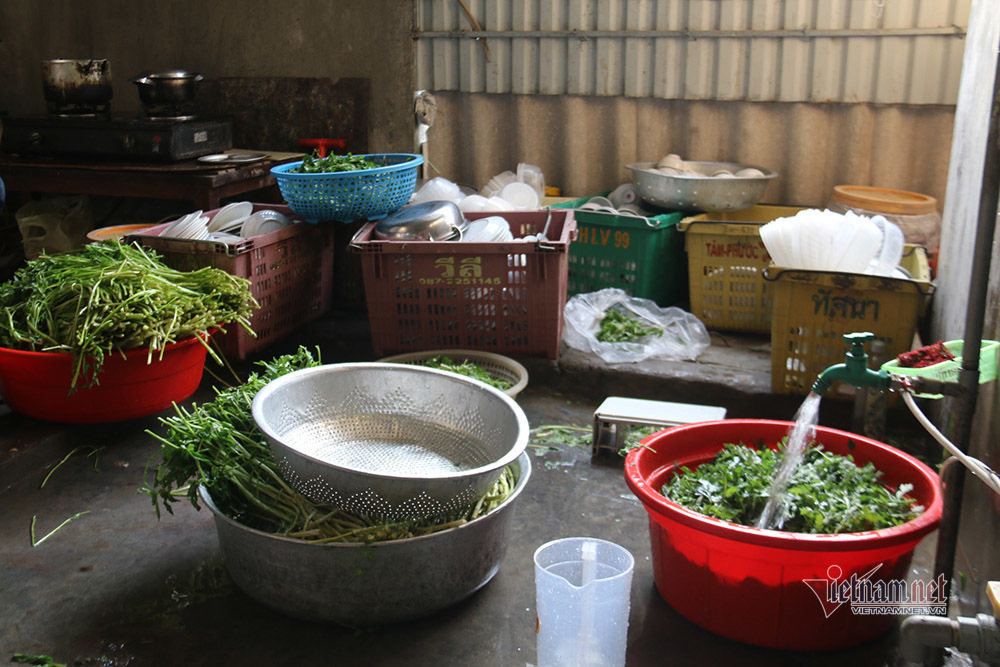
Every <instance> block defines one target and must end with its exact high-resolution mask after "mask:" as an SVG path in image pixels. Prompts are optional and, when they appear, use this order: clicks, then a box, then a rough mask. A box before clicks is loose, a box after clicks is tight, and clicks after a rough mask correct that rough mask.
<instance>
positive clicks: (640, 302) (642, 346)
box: [563, 287, 710, 364]
mask: <svg viewBox="0 0 1000 667" xmlns="http://www.w3.org/2000/svg"><path fill="white" fill-rule="evenodd" d="M611 309H617V310H620V311H622V313H623V314H625V315H627V316H628V317H631V318H633V319H636V320H639V321H640V322H641V323H642V325H643V326H644V327H646V328H650V327H657V328H659V329H662V330H663V334H662V335H660V336H655V335H649V336H643V337H642V338H637V339H635V340H633V341H631V342H623V343H603V342H601V341H599V340H597V334H598V332H599V331H600V330H601V320H603V319H604V316H605V313H607V311H609V310H611ZM564 317H565V319H566V327H565V329H564V331H563V340H565V341H566V344H567V345H569V346H570V347H572V348H575V349H577V350H583V351H590V352H593V353H594V354H596V355H597V356H599V357H600V358H601V359H603V360H604V361H606V362H607V363H609V364H616V363H627V362H636V361H642V360H643V359H649V358H655V359H674V360H682V359H686V360H694V359H697V358H698V355H699V354H701V353H702V352H703V351H704V350H705V348H706V347H708V346H709V344H710V340H709V336H708V329H706V328H705V325H704V324H702V322H701V320H699V319H698V318H697V317H695V316H694V315H692V314H691V313H689V312H687V311H685V310H682V309H680V308H675V307H669V308H661V307H660V306H658V305H656V303H655V302H653V301H651V300H649V299H640V298H637V297H632V296H629V295H628V294H626V293H625V292H624V290H620V289H618V288H616V287H609V288H607V289H602V290H599V291H597V292H590V293H587V294H577V295H575V296H573V297H570V299H569V301H567V302H566V310H565V311H564Z"/></svg>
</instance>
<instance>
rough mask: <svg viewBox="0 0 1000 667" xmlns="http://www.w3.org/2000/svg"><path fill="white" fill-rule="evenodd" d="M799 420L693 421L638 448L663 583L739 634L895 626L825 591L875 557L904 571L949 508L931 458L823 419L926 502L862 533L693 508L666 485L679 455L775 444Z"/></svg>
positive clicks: (690, 460)
mask: <svg viewBox="0 0 1000 667" xmlns="http://www.w3.org/2000/svg"><path fill="white" fill-rule="evenodd" d="M791 426H792V423H791V422H784V421H768V420H755V419H730V420H723V421H714V422H702V423H696V424H689V425H685V426H677V427H674V428H671V429H668V430H666V431H661V432H660V433H657V434H654V435H652V436H650V437H649V438H647V439H646V440H644V441H643V443H644V444H645V445H646V447H638V448H635V449H633V450H632V451H631V452H630V453H629V455H628V457H627V459H626V461H625V478H626V482H627V483H628V486H629V488H630V489H632V491H633V492H634V493H635V494H636V496H637V497H638V498H639V500H640V501H642V503H643V505H644V506H645V508H646V511H647V512H648V513H649V517H650V521H649V528H650V541H651V546H652V561H653V575H654V579H655V581H656V587H657V589H658V590H659V592H660V595H661V596H663V599H664V600H666V601H667V603H668V604H669V605H670V606H671V607H673V608H674V609H675V610H676V611H677V612H678V613H680V614H681V615H683V616H684V617H685V618H687V619H688V620H690V621H692V622H693V623H696V624H697V625H699V626H701V627H703V628H705V629H707V630H710V631H712V632H715V633H717V634H720V635H723V636H725V637H729V638H731V639H735V640H737V641H741V642H746V643H748V644H755V645H758V646H765V647H768V648H781V649H792V650H820V649H832V648H840V647H845V646H851V645H854V644H858V643H861V642H864V641H867V640H869V639H872V638H874V637H877V636H878V635H880V634H882V633H883V632H885V631H886V630H888V629H889V628H890V627H892V625H893V623H894V622H895V616H892V615H865V614H862V613H856V610H855V609H854V608H852V606H851V604H849V603H847V602H845V603H842V604H840V605H839V606H838V605H835V604H833V605H831V604H829V603H828V604H826V605H824V604H823V603H822V602H821V601H820V598H819V597H818V595H823V596H824V597H825V592H826V587H827V586H828V585H830V586H832V585H833V582H844V581H850V579H851V576H852V574H857V576H858V577H859V578H861V577H863V576H864V575H866V574H867V573H869V572H870V571H871V570H872V569H873V568H876V569H875V571H874V573H873V574H872V575H871V577H870V580H871V581H872V582H873V583H874V582H878V581H881V582H889V581H896V580H905V579H906V578H907V570H908V568H909V564H910V560H911V558H912V556H913V550H914V548H915V547H916V546H917V543H918V542H920V540H921V539H922V538H923V537H924V535H926V534H927V533H929V532H930V531H932V530H934V529H935V528H936V527H937V524H938V522H939V521H940V518H941V492H940V488H939V487H940V484H939V479H938V476H937V474H936V473H935V472H934V471H933V470H931V469H930V468H929V467H927V466H926V465H924V464H923V463H921V462H920V461H918V460H917V459H915V458H913V457H912V456H909V455H908V454H905V453H903V452H901V451H899V450H897V449H895V448H893V447H890V446H889V445H886V444H884V443H881V442H878V441H876V440H872V439H870V438H865V437H863V436H859V435H855V434H853V433H847V432H844V431H839V430H836V429H831V428H824V427H818V428H817V429H816V440H817V441H818V442H819V443H820V444H822V445H823V447H824V448H825V449H826V450H827V451H830V452H833V453H835V454H850V455H851V456H852V457H853V458H854V461H855V462H856V463H858V464H859V465H864V464H865V463H867V462H869V461H871V462H872V463H873V464H874V466H875V467H876V468H877V469H878V470H881V471H882V473H883V475H882V478H881V479H882V481H883V482H884V483H885V484H886V485H887V486H889V487H890V488H895V487H897V486H898V485H900V484H903V483H910V484H913V491H912V492H911V494H910V495H911V496H912V497H914V498H915V499H916V500H917V503H918V504H920V505H923V506H924V507H925V510H924V512H923V514H921V515H920V516H919V517H917V518H916V519H913V520H912V521H909V522H907V523H905V524H902V525H900V526H895V527H893V528H885V529H882V530H875V531H869V532H864V533H847V534H840V535H808V534H801V533H788V532H782V531H776V530H760V529H757V528H751V527H747V526H741V525H737V524H734V523H731V522H728V521H722V520H719V519H713V518H711V517H707V516H705V515H703V514H700V513H698V512H694V511H692V510H689V509H685V508H684V507H681V506H680V505H678V504H677V503H674V502H672V501H670V500H667V499H666V498H665V497H664V496H663V495H662V494H661V493H660V488H661V487H662V486H663V484H664V483H665V482H666V481H667V480H668V479H669V478H670V477H671V475H672V474H673V472H674V470H675V468H676V467H678V466H688V467H689V468H694V467H696V466H697V465H698V464H700V463H703V462H706V461H710V460H711V459H712V458H714V456H715V454H716V452H717V451H718V450H719V449H721V448H722V446H723V445H725V444H727V443H739V442H743V443H745V444H750V443H756V442H757V441H758V440H763V442H764V443H765V444H766V445H768V446H770V447H774V446H776V443H778V442H779V441H780V440H781V439H782V438H783V437H785V436H786V435H788V430H789V428H790V427H791ZM807 580H812V581H811V583H806V582H807ZM828 614H829V615H828Z"/></svg>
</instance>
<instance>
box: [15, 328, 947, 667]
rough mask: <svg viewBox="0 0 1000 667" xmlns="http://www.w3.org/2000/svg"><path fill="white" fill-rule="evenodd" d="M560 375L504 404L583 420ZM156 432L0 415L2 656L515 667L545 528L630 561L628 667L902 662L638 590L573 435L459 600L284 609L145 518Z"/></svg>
mask: <svg viewBox="0 0 1000 667" xmlns="http://www.w3.org/2000/svg"><path fill="white" fill-rule="evenodd" d="M324 354H325V359H326V360H327V361H335V360H339V359H341V358H344V359H352V360H353V359H356V358H364V357H365V356H366V354H367V352H366V351H365V350H364V348H363V347H362V348H351V347H349V346H348V347H338V345H336V344H334V343H330V345H329V349H327V348H326V347H325V348H324ZM210 385H211V382H210V381H209V380H207V379H206V381H205V382H204V383H203V385H202V387H201V389H200V390H199V393H198V394H197V395H196V396H195V397H194V399H196V400H204V399H206V398H207V397H210V396H211V393H210ZM574 385H579V383H575V382H573V378H572V377H569V376H567V377H566V378H564V381H561V382H558V383H557V382H554V381H546V382H541V381H539V382H532V383H530V384H529V386H528V388H527V389H526V390H525V391H524V392H523V393H522V394H521V396H520V397H519V401H518V402H519V404H520V405H521V406H522V408H523V409H524V410H525V413H526V414H527V416H528V419H529V422H530V423H531V425H532V426H539V425H542V424H570V425H578V426H584V427H586V426H589V425H590V423H591V421H592V417H593V411H594V409H595V408H596V407H597V405H598V404H599V403H600V401H601V400H602V399H603V396H595V395H581V394H576V393H573V392H572V391H571V390H570V389H571V388H572V387H574ZM164 414H169V412H167V413H164ZM761 416H767V415H761ZM157 427H158V421H157V419H156V418H155V417H149V418H144V419H139V420H134V421H131V422H126V423H120V424H112V425H103V426H75V427H65V426H57V425H52V424H44V423H41V422H36V421H32V420H28V419H24V418H22V417H20V416H19V415H16V414H12V413H9V412H7V413H6V414H4V413H3V412H0V449H2V452H3V457H2V458H0V558H2V559H3V564H4V566H3V569H2V571H0V620H2V622H0V650H2V652H3V654H4V655H5V656H6V657H7V658H9V657H10V656H11V655H13V654H14V653H30V654H42V655H48V656H51V657H52V658H53V660H55V661H56V662H59V663H67V664H74V663H78V664H82V665H104V666H109V667H111V666H119V665H121V666H124V665H191V666H194V665H206V666H208V665H211V666H213V667H219V666H227V665H234V666H235V665H240V666H244V665H498V666H523V665H528V664H533V663H534V662H535V655H536V653H535V642H536V637H535V627H536V626H535V603H534V572H533V564H532V554H533V552H534V550H535V549H536V548H537V547H538V546H539V545H541V544H543V543H545V542H547V541H549V540H552V539H556V538H559V537H567V536H594V537H600V538H603V539H607V540H610V541H613V542H616V543H618V544H620V545H622V546H624V547H625V548H627V549H628V550H629V551H630V552H631V553H632V554H633V555H634V557H635V560H636V565H635V573H634V578H633V583H632V590H631V602H632V604H631V611H630V617H629V629H628V653H627V658H628V664H629V665H664V664H675V665H748V666H757V665H760V666H764V665H768V666H770V665H821V666H823V665H830V666H833V665H838V666H839V665H845V664H850V665H853V666H856V667H863V666H869V665H871V666H882V665H902V664H903V662H902V661H901V659H900V657H899V652H898V646H897V644H898V640H897V634H896V631H895V629H892V630H890V631H889V632H887V633H886V634H885V635H883V636H882V637H880V638H879V639H877V640H874V641H871V642H868V643H866V644H863V645H860V646H857V647H853V648H847V649H841V650H836V651H826V652H786V651H779V650H769V649H762V648H756V647H753V646H749V645H746V644H741V643H738V642H734V641H731V640H728V639H725V638H723V637H720V636H717V635H714V634H712V633H709V632H707V631H705V630H703V629H701V628H699V627H698V626H696V625H694V624H692V623H690V622H689V621H687V620H686V619H684V618H683V617H681V616H680V615H679V614H678V613H676V612H675V611H674V610H673V609H671V608H670V607H669V606H668V605H667V604H666V603H665V602H664V601H663V599H662V598H661V597H660V596H659V594H658V593H657V591H656V588H655V586H654V581H653V569H652V563H651V560H650V557H651V556H650V545H649V529H648V521H647V515H646V512H645V511H644V509H643V507H642V505H641V503H639V501H638V500H637V499H636V498H635V497H634V496H632V495H631V494H630V493H629V490H628V488H627V486H626V484H625V481H624V476H623V473H622V460H621V459H620V458H616V457H611V458H605V459H600V460H597V461H592V460H591V457H590V453H589V450H587V449H586V448H585V447H583V446H580V445H574V444H561V445H556V446H554V447H532V448H530V449H529V452H530V453H531V461H532V468H533V472H532V478H531V480H530V482H529V484H528V486H527V487H526V489H525V491H524V493H523V495H522V496H521V497H520V498H519V499H518V501H517V505H516V509H515V517H514V524H513V530H512V534H511V537H510V541H509V544H508V548H507V552H506V555H505V558H504V560H503V562H502V566H501V568H500V570H499V572H498V573H497V574H496V576H495V577H494V578H493V580H492V581H491V582H490V583H489V584H488V585H486V586H485V587H484V588H482V589H481V590H479V591H478V592H476V593H475V594H473V595H472V596H471V597H470V598H468V599H466V600H465V601H463V602H461V603H459V604H457V605H456V606H454V607H452V608H449V609H447V610H445V611H443V612H439V613H436V614H434V615H432V616H429V617H427V618H423V619H420V620H416V621H411V622H405V623H399V624H395V625H390V626H384V627H365V628H346V627H341V626H336V625H330V624H320V623H312V622H306V621H300V620H296V619H292V618H289V617H286V616H283V615H281V614H279V613H276V612H274V611H271V610H270V609H269V608H267V607H266V606H264V605H261V604H259V603H258V602H255V601H253V600H252V599H250V598H249V597H247V596H246V595H245V594H244V593H243V592H242V591H241V590H239V589H238V588H237V587H236V586H235V585H234V584H233V583H232V581H231V580H230V579H229V576H228V574H227V571H226V569H225V564H224V562H223V559H222V555H221V553H220V549H219V542H218V538H217V535H216V531H215V527H214V523H213V520H212V517H211V515H210V514H209V512H208V511H207V510H204V509H203V510H202V511H200V512H199V511H195V510H194V508H192V507H191V506H190V505H187V504H182V503H176V504H175V512H174V514H173V515H164V516H162V517H161V518H159V519H157V516H156V514H155V512H154V509H153V505H152V503H151V501H150V499H149V497H148V496H145V495H142V494H140V493H139V492H138V490H139V488H140V486H141V485H142V480H143V474H144V470H145V468H146V466H147V464H148V463H149V461H150V459H151V458H152V457H153V456H154V455H155V454H156V453H157V452H158V449H159V448H158V445H157V443H156V441H155V440H154V439H153V438H152V437H151V436H150V435H149V434H148V433H146V431H147V429H152V430H156V429H157ZM12 450H14V451H12ZM43 482H44V485H43ZM71 517H75V518H72V519H71V520H69V521H68V523H64V522H66V521H67V520H68V519H70V518H71ZM60 525H61V527H59V526H60ZM57 528H58V529H57ZM55 529H57V530H55ZM53 530H55V532H52V531H53ZM32 540H34V541H35V543H36V546H32ZM932 552H933V535H931V536H930V537H928V538H927V539H925V540H924V542H922V543H921V545H920V546H919V547H918V550H917V553H916V556H915V558H914V562H913V564H912V566H911V574H912V575H913V576H915V577H927V576H928V573H929V571H930V566H931V560H932V557H933V556H932ZM4 655H0V662H2V660H3V659H6V658H5V657H4Z"/></svg>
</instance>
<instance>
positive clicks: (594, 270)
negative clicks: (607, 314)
mask: <svg viewBox="0 0 1000 667" xmlns="http://www.w3.org/2000/svg"><path fill="white" fill-rule="evenodd" d="M607 194H608V193H606V192H605V193H602V194H601V195H600V196H606V195H607ZM593 196H598V195H593ZM589 199H590V197H583V198H581V199H574V200H571V201H566V202H560V203H558V204H553V205H552V208H572V209H574V210H575V212H574V214H573V215H574V218H575V219H576V222H577V238H576V240H575V241H573V243H572V244H571V245H570V247H569V283H568V285H567V294H569V295H570V296H572V295H573V294H582V293H586V292H596V291H597V290H601V289H604V288H606V287H617V288H619V289H621V290H623V291H624V292H625V293H626V294H629V295H630V296H636V297H641V298H644V299H651V300H652V301H655V302H656V303H657V304H659V305H661V306H673V305H679V304H682V303H684V301H685V300H686V299H687V295H688V282H687V281H688V270H687V256H686V255H685V253H684V238H683V236H682V234H681V233H680V232H679V231H678V230H677V223H679V222H680V221H681V219H682V218H683V217H684V214H683V213H681V212H676V211H666V212H663V213H659V214H657V215H655V216H653V217H650V218H638V217H632V216H627V215H615V214H613V213H604V212H600V211H588V210H581V209H580V206H582V205H583V204H585V203H587V201H588V200H589Z"/></svg>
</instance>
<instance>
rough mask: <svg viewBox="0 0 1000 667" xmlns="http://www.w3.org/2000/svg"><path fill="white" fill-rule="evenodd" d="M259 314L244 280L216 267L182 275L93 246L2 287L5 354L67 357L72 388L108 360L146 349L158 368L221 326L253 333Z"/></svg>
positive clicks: (92, 378)
mask: <svg viewBox="0 0 1000 667" xmlns="http://www.w3.org/2000/svg"><path fill="white" fill-rule="evenodd" d="M256 307H257V302H256V301H255V300H254V298H253V296H252V295H251V293H250V283H249V281H248V280H246V279H245V278H239V277H236V276H233V275H230V274H228V273H226V272H225V271H222V270H220V269H215V268H211V267H206V268H202V269H198V270H197V271H191V272H183V271H177V270H175V269H171V268H170V267H168V266H166V265H165V264H163V263H162V262H161V261H160V259H159V256H158V255H157V254H156V253H155V252H153V251H151V250H143V249H142V248H140V247H139V246H138V245H128V244H125V243H119V242H117V241H107V242H102V243H91V244H89V245H86V246H84V247H83V248H81V249H79V250H77V251H73V252H67V253H61V254H57V255H46V254H42V255H41V256H40V257H38V259H35V260H31V261H29V262H28V263H27V264H26V265H25V266H24V267H22V268H21V269H19V270H18V271H17V272H16V273H15V274H14V276H13V278H11V280H9V281H7V282H6V283H3V284H0V347H7V348H10V349H15V350H29V351H34V352H69V353H70V354H72V355H73V368H74V372H73V381H72V386H73V387H76V386H77V385H78V384H81V383H83V384H84V385H85V386H89V385H92V384H97V383H98V382H99V378H98V373H99V372H100V369H101V366H102V364H103V363H104V359H105V357H106V356H108V355H111V354H118V353H124V352H125V351H127V350H134V349H138V348H144V347H145V348H148V350H149V354H148V359H149V360H152V358H153V355H154V353H155V351H156V350H160V352H161V354H162V350H163V348H164V346H166V345H168V344H170V343H174V342H176V341H179V340H183V339H185V338H189V337H190V336H193V335H196V334H197V335H204V334H205V333H206V332H207V331H208V330H209V329H211V328H213V327H219V326H220V325H222V324H226V323H230V322H237V323H239V324H240V325H242V326H244V327H246V328H247V330H250V322H249V317H250V314H251V312H252V311H253V309H254V308H256ZM202 343H203V344H205V345H207V342H206V341H204V340H203V341H202ZM210 351H211V350H210ZM213 356H214V352H213Z"/></svg>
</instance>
